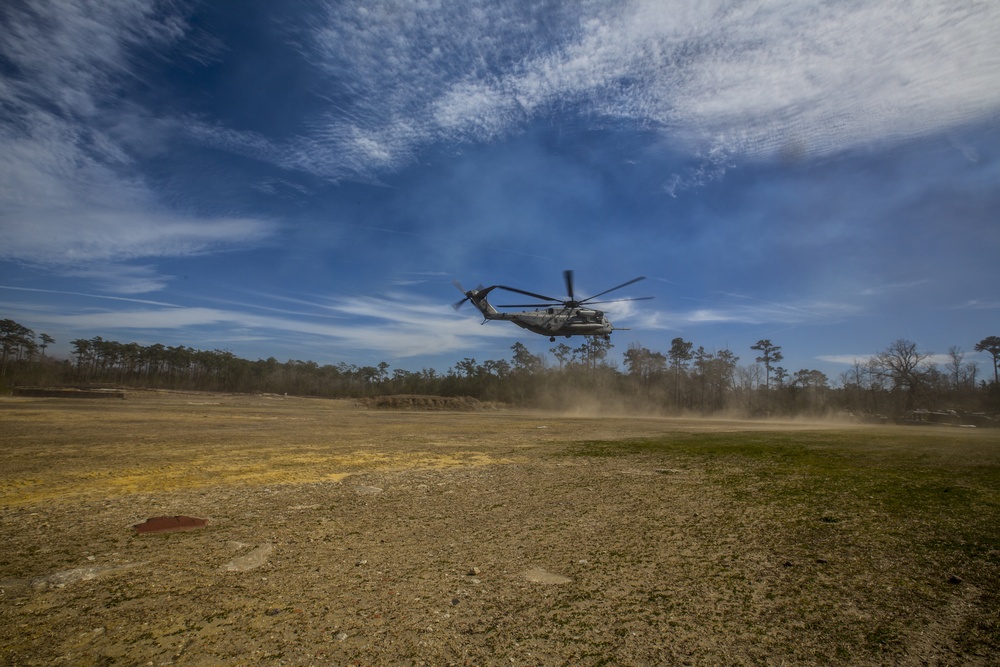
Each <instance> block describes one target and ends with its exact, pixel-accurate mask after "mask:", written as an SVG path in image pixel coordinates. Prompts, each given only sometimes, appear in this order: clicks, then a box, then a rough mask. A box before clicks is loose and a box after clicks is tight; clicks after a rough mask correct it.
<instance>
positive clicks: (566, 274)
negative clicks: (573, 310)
mask: <svg viewBox="0 0 1000 667" xmlns="http://www.w3.org/2000/svg"><path fill="white" fill-rule="evenodd" d="M563 280H565V281H566V295H567V296H568V297H569V300H570V301H573V300H574V299H573V270H572V269H566V270H565V271H563Z"/></svg>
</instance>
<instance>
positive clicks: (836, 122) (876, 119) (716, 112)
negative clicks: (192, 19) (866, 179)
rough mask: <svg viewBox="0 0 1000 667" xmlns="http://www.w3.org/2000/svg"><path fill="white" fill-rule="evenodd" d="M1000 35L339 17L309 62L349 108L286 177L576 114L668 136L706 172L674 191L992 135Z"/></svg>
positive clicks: (684, 12)
mask: <svg viewBox="0 0 1000 667" xmlns="http://www.w3.org/2000/svg"><path fill="white" fill-rule="evenodd" d="M998 29H1000V6H998V5H996V4H995V3H952V2H948V1H947V0H927V1H925V2H920V3H917V4H916V5H914V4H913V3H908V2H902V1H896V2H883V3H876V4H872V3H861V4H859V3H851V2H802V3H794V4H788V3H774V2H768V1H763V0H758V1H754V2H744V3H738V4H735V5H734V4H733V3H730V2H721V1H719V2H705V3H698V4H697V5H692V4H691V3H685V2H674V3H663V2H661V1H659V0H635V1H633V2H628V3H621V4H615V5H608V4H607V3H592V2H585V3H572V4H570V5H556V6H546V5H542V4H539V3H528V2H525V3H490V2H479V3H460V4H457V5H441V6H429V5H417V4H412V3H400V2H396V1H394V0H381V1H375V2H371V1H369V0H364V1H361V0H356V1H349V2H342V3H336V4H332V5H329V6H327V7H326V8H325V9H324V10H323V12H322V13H321V14H320V16H319V18H318V19H316V20H315V21H314V23H313V24H311V25H310V27H309V30H308V36H307V39H305V40H303V42H302V48H303V52H304V54H305V55H306V57H307V58H308V59H309V60H310V61H311V62H314V63H316V64H317V66H318V67H319V68H320V69H321V70H323V71H324V72H325V73H326V75H327V76H328V77H329V78H330V80H331V81H332V82H334V81H335V82H336V85H337V87H338V88H339V89H340V90H342V91H345V92H344V93H343V94H342V95H341V96H340V97H338V98H337V99H336V100H335V101H334V103H332V104H331V105H330V108H329V110H328V112H327V113H326V114H325V115H324V116H323V117H322V118H321V119H319V120H318V121H317V122H316V123H315V124H314V131H313V132H311V133H310V134H309V135H307V136H302V137H300V139H299V140H298V141H296V142H293V143H292V144H291V145H288V146H285V147H284V148H283V149H282V150H280V151H278V152H280V153H281V157H280V158H278V159H279V160H280V161H281V162H282V163H283V164H286V165H288V166H297V167H298V168H300V169H304V170H307V171H311V172H314V173H321V174H325V175H328V176H331V177H334V178H341V177H345V176H350V177H354V178H362V179H364V178H377V176H378V174H379V173H380V172H383V171H385V170H392V169H397V168H399V167H400V166H402V165H404V164H408V163H410V162H412V161H413V160H414V159H415V156H416V153H417V152H418V151H419V150H420V149H421V148H422V147H423V146H426V145H428V144H430V143H433V142H437V141H448V142H459V143H461V142H464V141H488V140H491V139H494V138H497V137H500V136H504V135H508V134H510V133H513V132H517V131H519V130H520V129H521V128H523V127H524V126H525V124H526V123H528V122H529V121H531V120H535V119H542V118H544V117H545V116H546V115H547V114H548V113H549V112H550V111H552V110H554V109H559V110H565V109H566V108H574V109H576V110H577V111H578V113H579V114H580V116H581V117H585V118H588V119H589V121H590V122H591V123H593V124H596V125H602V124H606V123H609V122H619V121H626V122H629V123H638V124H639V125H641V126H647V127H651V128H659V129H661V130H662V132H663V133H664V135H665V136H669V137H670V138H671V141H673V142H675V143H676V142H680V143H681V144H683V145H686V147H687V150H689V151H690V152H691V154H693V155H697V156H700V157H701V158H702V159H703V161H704V162H703V164H702V165H701V166H698V167H696V168H695V169H694V171H692V172H691V173H689V174H686V175H684V176H683V178H680V177H675V178H674V180H673V181H671V182H672V185H671V186H670V188H671V189H672V190H676V188H677V187H678V186H679V185H682V184H683V183H682V181H684V180H685V179H686V180H698V179H711V178H714V177H715V176H713V174H717V173H718V166H723V165H725V164H726V163H727V162H728V161H730V160H732V159H747V158H749V159H754V158H757V157H773V156H776V155H780V156H784V157H788V158H798V157H804V156H810V155H811V156H815V155H824V154H829V153H832V152H836V151H840V150H843V149H847V148H852V147H856V146H864V145H869V144H871V143H873V142H874V143H877V142H889V143H892V142H896V141H903V140H906V139H909V138H912V137H915V136H921V135H924V134H926V133H930V132H937V131H941V130H942V129H946V128H949V127H953V126H960V125H962V124H963V123H967V122H975V121H981V120H983V119H985V118H989V117H991V115H993V114H995V113H997V111H998V109H1000V85H997V83H998V81H997V74H996V72H997V71H1000V49H997V48H996V46H995V34H996V32H997V30H998ZM218 136H219V141H223V142H229V143H230V145H233V146H236V145H238V144H240V143H241V141H245V142H246V146H247V150H251V151H256V152H258V153H261V152H267V153H273V152H274V148H275V147H273V146H268V147H266V148H262V147H261V146H260V145H259V141H257V140H256V138H255V137H252V136H249V135H247V136H246V137H244V138H243V139H241V138H240V136H239V135H238V134H232V133H229V134H226V133H225V132H220V133H219V135H218ZM711 164H715V165H717V166H716V167H707V166H706V165H711ZM723 168H724V167H723Z"/></svg>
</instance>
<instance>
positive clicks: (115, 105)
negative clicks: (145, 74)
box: [0, 0, 275, 293]
mask: <svg viewBox="0 0 1000 667" xmlns="http://www.w3.org/2000/svg"><path fill="white" fill-rule="evenodd" d="M169 9H170V8H167V9H165V8H164V7H163V6H162V5H161V3H158V2H154V1H152V0H149V1H143V0H117V1H112V2H101V3H91V2H76V1H73V0H58V1H57V0H51V1H50V2H42V3H35V6H34V7H32V9H30V10H27V9H22V10H18V9H11V10H9V11H8V12H7V14H6V17H5V18H6V23H5V39H4V43H3V46H2V47H0V49H2V54H3V56H4V57H6V58H7V59H9V61H10V62H11V63H13V65H14V66H15V68H16V72H17V74H16V76H11V77H8V78H5V80H4V85H3V86H0V102H2V103H3V105H4V107H6V109H5V115H4V116H2V117H0V118H2V120H3V121H4V123H3V125H2V126H0V153H2V154H3V155H4V159H3V160H2V161H0V259H5V260H14V261H21V262H27V263H30V264H35V265H43V266H46V267H48V268H50V269H55V270H57V271H58V272H60V273H62V274H63V275H69V276H73V277H83V278H89V279H96V281H97V283H98V284H99V285H101V286H102V287H104V288H106V289H110V290H112V291H118V292H121V293H141V292H147V291H154V290H157V289H161V288H162V287H163V286H164V285H165V284H166V281H167V280H169V277H168V276H165V275H161V274H159V273H158V272H157V271H156V270H155V269H154V268H153V267H150V266H148V265H142V266H132V265H129V264H128V262H131V261H133V260H136V259H139V258H158V257H174V256H184V255H191V254H200V253H204V252H210V251H216V250H220V249H228V248H233V247H239V246H242V245H244V244H251V243H256V242H259V241H260V240H261V239H263V238H265V237H267V236H269V235H271V234H272V233H273V232H274V230H275V225H274V224H273V223H271V222H269V221H266V220H259V219H252V218H247V219H240V218H235V217H233V218H217V219H204V218H198V217H196V216H188V215H184V214H176V213H172V212H170V211H169V210H167V209H166V207H165V206H163V205H162V204H161V203H160V202H159V201H158V198H157V196H156V195H155V194H154V193H153V192H152V191H151V189H150V188H149V187H148V186H147V185H146V183H144V182H143V180H142V179H141V178H140V177H139V176H137V175H136V173H135V168H134V164H133V159H132V157H131V156H130V153H129V148H128V145H129V144H131V143H135V142H136V141H137V140H138V139H137V137H138V136H140V135H141V132H139V131H137V129H136V128H135V127H132V125H134V118H132V114H133V113H134V111H133V110H123V109H122V108H121V104H120V100H118V98H117V94H116V93H117V91H118V90H119V88H120V84H121V82H122V80H126V79H129V78H131V77H135V76H137V75H138V71H137V70H136V68H135V67H134V64H133V62H132V58H133V57H134V52H135V50H136V49H140V48H143V49H145V48H152V47H158V46H163V45H165V44H168V43H170V42H171V41H173V40H175V39H178V38H179V37H181V36H182V35H183V33H184V25H183V22H182V21H181V20H180V19H179V18H178V17H177V16H176V15H174V14H172V13H171V12H170V11H169ZM152 125H156V123H153V124H152ZM145 132H146V133H147V134H157V133H158V132H159V130H157V131H153V130H152V126H150V125H147V127H146V129H145ZM118 137H122V138H123V139H122V141H125V142H126V143H122V141H120V140H119V138H118ZM144 141H153V140H152V139H149V138H148V137H147V138H145V139H144Z"/></svg>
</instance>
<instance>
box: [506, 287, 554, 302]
mask: <svg viewBox="0 0 1000 667" xmlns="http://www.w3.org/2000/svg"><path fill="white" fill-rule="evenodd" d="M497 288H498V289H505V290H507V291H508V292H517V293H518V294H523V295H525V296H531V297H534V298H536V299H541V300H542V301H555V302H556V303H562V300H561V299H557V298H555V297H553V296H545V295H544V294H535V293H534V292H526V291H524V290H523V289H517V288H516V287H507V286H506V285H497Z"/></svg>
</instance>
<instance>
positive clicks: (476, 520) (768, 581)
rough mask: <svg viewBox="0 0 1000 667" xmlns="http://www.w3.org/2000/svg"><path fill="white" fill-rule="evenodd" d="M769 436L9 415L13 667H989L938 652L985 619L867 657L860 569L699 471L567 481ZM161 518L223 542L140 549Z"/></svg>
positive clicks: (425, 422) (1, 601) (46, 406)
mask: <svg viewBox="0 0 1000 667" xmlns="http://www.w3.org/2000/svg"><path fill="white" fill-rule="evenodd" d="M762 427H763V426H762V425H760V424H746V423H735V422H725V421H717V422H696V421H685V420H665V419H638V418H624V417H601V418H596V417H583V416H578V417H571V416H552V415H541V414H530V413H513V412H504V411H500V412H479V413H458V412H456V413H446V412H445V413H442V412H426V413H424V412H385V411H369V410H364V409H361V408H359V407H357V406H355V405H354V404H353V403H351V402H348V401H343V402H338V401H323V400H308V399H292V398H284V397H266V396H265V397H237V396H205V395H196V394H163V393H157V394H153V393H149V394H143V393H136V394H131V393H130V394H129V396H128V398H127V400H124V401H85V400H79V401H75V402H74V401H69V400H61V399H3V400H0V440H2V442H3V443H4V444H3V451H2V452H0V540H2V543H3V545H4V547H3V550H2V556H0V590H2V597H0V623H2V627H0V661H3V663H5V664H8V665H42V664H44V665H104V664H124V665H163V664H185V665H218V664H247V665H250V664H273V665H311V664H315V665H325V664H359V665H369V664H386V665H418V664H429V665H451V664H454V665H524V664H528V665H564V664H565V665H578V664H581V665H596V664H628V665H671V664H678V665H680V664H691V665H704V664H717V665H741V664H746V665H750V664H757V665H770V664H774V665H778V664H914V665H919V664H983V665H986V664H991V663H990V660H991V659H992V657H993V656H988V655H987V656H983V655H980V656H965V657H963V658H956V657H955V656H954V654H951V653H949V652H948V643H949V641H950V640H949V637H950V636H951V635H952V634H953V633H955V632H958V631H959V630H960V627H961V611H962V605H965V604H972V602H969V599H967V598H964V597H961V596H958V597H955V598H954V599H953V600H952V602H950V603H949V605H951V606H949V607H948V609H950V610H951V611H949V612H948V613H944V614H941V615H939V616H936V617H935V618H934V619H930V618H928V619H925V620H923V621H921V623H919V624H917V625H915V626H914V628H913V633H912V636H909V637H907V638H905V639H906V641H907V646H908V648H906V649H905V650H901V651H896V652H893V653H880V652H878V651H877V650H874V652H873V651H868V652H865V651H861V652H859V651H858V648H857V647H858V645H859V642H858V641H857V638H858V637H859V636H863V635H864V633H865V632H866V628H871V627H872V625H873V624H875V623H876V622H877V620H878V616H879V614H880V613H881V612H880V610H879V609H878V608H877V606H875V607H873V606H872V605H871V603H870V602H868V601H869V600H870V599H871V598H870V597H866V596H865V594H864V591H863V590H862V589H863V588H864V578H862V579H860V580H853V579H852V580H851V581H843V580H838V579H837V575H836V569H835V566H836V564H837V561H838V559H847V558H848V556H849V554H848V553H847V552H844V553H841V552H840V551H838V547H837V546H836V545H834V544H830V545H823V546H821V547H816V546H815V545H811V546H806V545H802V544H797V543H795V542H794V540H792V539H790V538H786V537H784V536H783V535H781V534H779V533H776V532H775V531H773V530H771V529H770V528H769V527H773V526H774V525H775V524H774V522H773V521H772V520H771V519H773V518H774V517H769V516H766V515H767V513H768V512H771V511H773V510H770V509H768V508H761V507H758V506H753V505H752V504H748V505H740V504H738V503H735V502H734V500H733V498H732V496H731V494H730V493H728V491H727V489H726V488H724V487H723V486H721V485H720V484H718V483H717V482H716V481H714V480H716V479H717V477H712V478H710V477H709V476H708V473H707V472H706V471H705V470H703V469H701V468H699V467H698V466H694V465H691V463H690V461H689V460H688V459H684V458H678V459H677V460H671V459H670V458H669V457H664V456H662V455H660V456H656V457H647V456H639V455H636V456H627V457H610V458H609V457H600V458H599V457H587V456H574V455H568V452H570V451H571V449H572V445H573V443H577V442H580V441H584V440H618V439H623V438H628V437H635V436H643V435H658V434H662V433H667V432H693V431H698V430H704V429H716V430H732V429H737V428H738V429H746V428H762ZM767 428H774V425H773V424H771V425H767ZM796 428H821V427H820V426H809V425H799V426H796ZM160 515H190V516H196V517H202V518H206V519H208V521H209V523H208V525H207V527H205V528H202V529H198V530H192V531H187V532H177V533H169V534H158V535H157V534H153V535H138V534H136V532H135V531H134V530H133V528H132V527H133V525H135V524H138V523H140V522H142V521H144V520H145V519H147V518H149V517H154V516H160ZM817 548H818V549H821V550H823V551H822V553H818V552H817ZM845 548H846V547H845ZM852 548H853V547H852ZM861 548H862V547H860V546H858V547H857V549H861ZM851 553H852V554H853V553H854V552H851ZM850 557H856V556H850ZM886 562H888V561H886ZM851 576H852V577H855V576H856V575H854V574H852V575H851ZM886 576H888V575H886ZM873 581H875V582H877V583H878V585H885V582H886V581H889V579H884V578H882V576H881V575H876V576H875V577H874V579H873ZM855 589H858V592H856V593H855V592H852V591H854V590H855ZM823 590H829V591H830V595H828V596H827V599H826V600H825V601H824V600H822V597H823V595H822V591H823ZM817 591H819V593H818V594H817ZM817 595H818V597H817ZM806 598H808V600H807V601H805V602H804V600H805V599H806ZM952 607H954V609H952ZM934 608H935V609H939V608H940V607H939V606H935V607H934ZM920 642H923V644H920ZM992 664H998V663H992Z"/></svg>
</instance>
